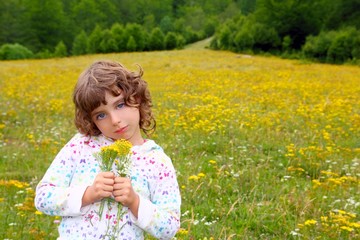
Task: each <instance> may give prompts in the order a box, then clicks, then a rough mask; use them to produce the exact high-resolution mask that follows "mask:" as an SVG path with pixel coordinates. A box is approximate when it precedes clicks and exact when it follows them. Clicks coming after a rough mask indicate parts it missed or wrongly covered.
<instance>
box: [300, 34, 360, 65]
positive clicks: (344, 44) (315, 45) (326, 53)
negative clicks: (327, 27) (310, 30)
mask: <svg viewBox="0 0 360 240" xmlns="http://www.w3.org/2000/svg"><path fill="white" fill-rule="evenodd" d="M359 49H360V31H359V30H356V29H355V28H345V29H341V30H339V31H328V32H321V33H320V34H319V35H318V36H309V37H308V38H307V39H306V43H305V45H304V47H303V49H302V52H303V53H304V55H305V56H306V57H308V58H311V59H318V60H319V61H321V62H328V63H337V64H340V63H344V62H347V61H352V60H356V59H359Z"/></svg>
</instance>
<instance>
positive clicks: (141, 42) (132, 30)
mask: <svg viewBox="0 0 360 240" xmlns="http://www.w3.org/2000/svg"><path fill="white" fill-rule="evenodd" d="M126 31H127V34H129V36H132V37H133V38H134V41H135V43H136V49H135V50H134V51H143V50H144V49H145V41H146V31H145V30H144V28H143V27H142V26H141V25H140V24H137V23H130V24H127V25H126Z"/></svg>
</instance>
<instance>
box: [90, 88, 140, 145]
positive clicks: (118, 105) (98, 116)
mask: <svg viewBox="0 0 360 240" xmlns="http://www.w3.org/2000/svg"><path fill="white" fill-rule="evenodd" d="M105 101H106V104H101V105H100V106H99V107H97V108H96V109H94V110H93V111H92V112H91V118H92V120H93V122H94V123H95V125H96V126H97V127H98V129H99V130H100V131H101V132H102V134H103V135H104V136H106V137H109V138H112V139H114V140H118V139H126V140H128V141H130V142H131V143H132V144H133V145H141V144H142V143H143V142H144V139H143V138H142V136H141V132H140V126H139V122H140V112H139V109H138V108H135V107H129V106H126V105H125V102H124V97H123V95H122V94H120V95H119V96H113V95H112V94H111V93H109V92H106V93H105Z"/></svg>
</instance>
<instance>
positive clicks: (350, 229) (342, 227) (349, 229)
mask: <svg viewBox="0 0 360 240" xmlns="http://www.w3.org/2000/svg"><path fill="white" fill-rule="evenodd" d="M340 228H341V229H342V230H345V231H348V232H352V231H354V229H353V228H350V227H347V226H341V227H340Z"/></svg>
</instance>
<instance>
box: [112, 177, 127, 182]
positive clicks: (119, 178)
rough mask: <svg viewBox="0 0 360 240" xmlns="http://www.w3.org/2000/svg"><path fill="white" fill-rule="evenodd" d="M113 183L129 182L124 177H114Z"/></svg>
mask: <svg viewBox="0 0 360 240" xmlns="http://www.w3.org/2000/svg"><path fill="white" fill-rule="evenodd" d="M114 181H115V183H124V182H128V181H130V179H129V178H124V177H115V179H114Z"/></svg>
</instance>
